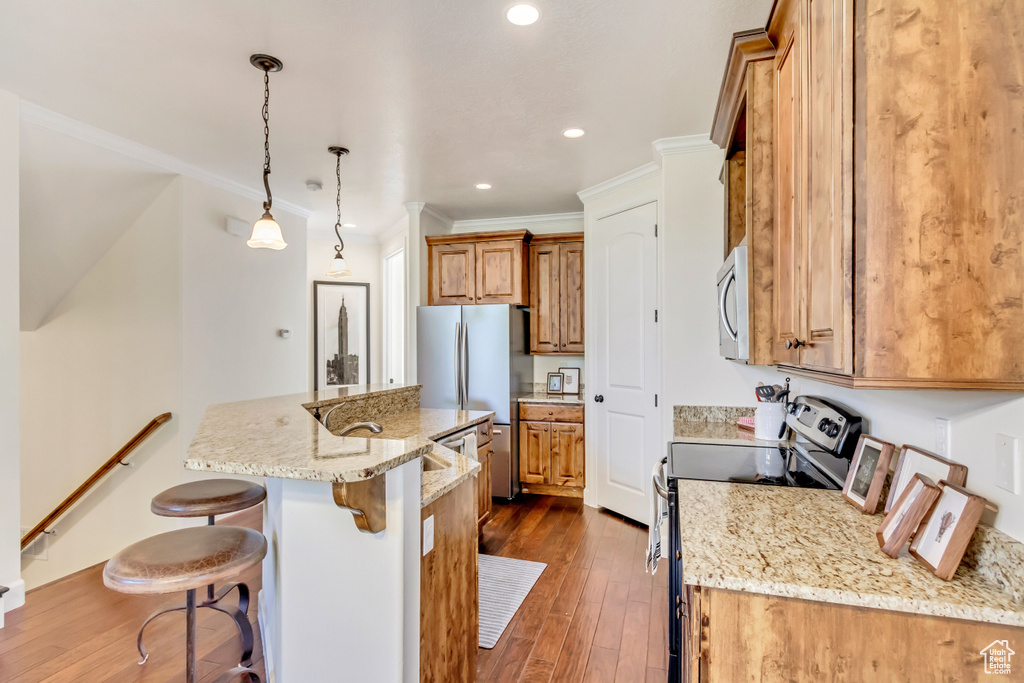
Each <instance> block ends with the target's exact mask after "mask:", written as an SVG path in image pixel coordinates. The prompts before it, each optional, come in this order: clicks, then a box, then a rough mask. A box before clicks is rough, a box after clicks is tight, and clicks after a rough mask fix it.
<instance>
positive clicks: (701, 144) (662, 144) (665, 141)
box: [651, 135, 718, 159]
mask: <svg viewBox="0 0 1024 683" xmlns="http://www.w3.org/2000/svg"><path fill="white" fill-rule="evenodd" d="M651 148H652V149H653V150H654V158H655V159H657V158H658V157H663V156H668V155H669V154H689V153H691V152H709V151H711V150H715V149H718V145H716V144H715V143H713V142H711V138H710V137H708V136H707V135H681V136H679V137H675V138H661V139H660V140H655V141H654V142H652V143H651Z"/></svg>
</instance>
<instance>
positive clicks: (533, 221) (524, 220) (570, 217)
mask: <svg viewBox="0 0 1024 683" xmlns="http://www.w3.org/2000/svg"><path fill="white" fill-rule="evenodd" d="M569 222H574V223H579V224H580V225H583V212H582V211H574V212H571V213H545V214H540V215H536V216H507V217H504V218H472V219H469V220H464V221H455V223H454V224H453V226H452V227H453V229H454V230H457V231H466V232H476V231H479V230H496V229H503V228H512V227H523V228H526V229H530V227H531V226H542V225H550V224H551V223H569Z"/></svg>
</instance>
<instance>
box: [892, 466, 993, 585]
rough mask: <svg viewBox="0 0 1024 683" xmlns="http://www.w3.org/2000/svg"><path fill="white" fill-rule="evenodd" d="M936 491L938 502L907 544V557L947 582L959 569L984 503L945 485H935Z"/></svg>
mask: <svg viewBox="0 0 1024 683" xmlns="http://www.w3.org/2000/svg"><path fill="white" fill-rule="evenodd" d="M939 488H940V489H941V491H940V493H939V497H938V500H936V501H935V504H934V505H932V509H931V510H930V511H929V512H928V515H927V516H926V517H925V518H924V521H922V522H921V526H920V527H918V529H917V533H916V534H915V535H914V540H913V542H911V544H910V554H911V555H913V556H914V558H915V559H916V560H917V561H918V562H920V563H921V564H923V565H924V566H925V567H927V568H928V570H929V571H931V573H932V574H935V576H937V577H939V578H940V579H942V580H943V581H949V580H950V579H952V578H953V575H954V574H956V568H957V567H959V566H960V560H961V559H963V556H964V551H966V550H967V544H968V543H970V542H971V536H973V535H974V530H975V529H976V528H977V527H978V522H979V521H980V520H981V513H982V512H983V511H984V510H985V503H986V501H985V499H984V498H982V497H981V496H978V495H975V494H973V493H971V492H970V491H968V490H967V489H965V488H963V487H961V486H957V485H956V484H951V483H949V482H948V481H941V482H939Z"/></svg>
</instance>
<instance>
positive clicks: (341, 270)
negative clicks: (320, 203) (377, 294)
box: [327, 147, 352, 279]
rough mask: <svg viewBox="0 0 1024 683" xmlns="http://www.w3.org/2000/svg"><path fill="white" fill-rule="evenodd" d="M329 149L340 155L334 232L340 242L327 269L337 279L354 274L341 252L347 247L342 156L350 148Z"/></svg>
mask: <svg viewBox="0 0 1024 683" xmlns="http://www.w3.org/2000/svg"><path fill="white" fill-rule="evenodd" d="M327 151H328V152H330V153H331V154H333V155H334V156H336V157H338V166H337V169H336V171H335V174H336V175H337V177H338V200H337V204H338V220H337V222H335V224H334V234H335V235H337V236H338V243H337V244H335V245H334V258H333V259H331V267H330V268H328V269H327V277H330V278H335V279H337V278H343V277H349V276H351V275H352V271H351V270H349V269H348V264H347V263H345V257H344V256H343V255H342V253H341V251H342V250H343V249H344V248H345V240H343V239H341V157H342V156H343V155H345V154H348V150H347V149H345V148H344V147H328V148H327Z"/></svg>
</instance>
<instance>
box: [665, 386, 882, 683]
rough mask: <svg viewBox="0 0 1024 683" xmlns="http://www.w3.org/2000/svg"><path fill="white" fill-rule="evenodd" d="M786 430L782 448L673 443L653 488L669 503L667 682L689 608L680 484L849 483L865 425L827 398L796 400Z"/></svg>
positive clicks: (675, 670)
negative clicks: (682, 481)
mask: <svg viewBox="0 0 1024 683" xmlns="http://www.w3.org/2000/svg"><path fill="white" fill-rule="evenodd" d="M786 425H787V429H788V430H790V431H791V432H792V434H793V435H794V439H792V441H791V442H785V443H780V444H779V445H771V446H767V445H755V444H750V445H735V444H708V443H694V442H690V441H677V442H673V443H671V444H669V453H668V455H667V456H666V457H665V458H664V460H663V461H662V463H663V465H662V470H663V474H662V476H663V477H664V483H663V482H660V481H655V486H654V487H653V488H654V490H655V491H657V492H658V493H657V495H663V496H664V497H665V498H667V499H668V528H669V532H668V533H669V553H668V556H667V557H666V560H667V561H668V565H669V572H668V576H669V595H668V598H669V605H668V611H669V629H668V635H669V672H668V673H669V675H668V680H669V681H670V682H672V683H676V682H678V681H681V680H682V660H681V657H682V650H683V622H684V619H685V617H686V610H687V609H688V605H687V604H686V602H685V595H684V591H683V561H682V554H681V552H680V541H681V536H680V534H681V533H682V531H683V530H681V529H680V528H679V480H680V479H698V480H703V481H722V482H731V483H736V484H751V485H761V486H799V487H803V488H820V489H832V490H839V489H842V487H843V483H844V482H845V481H846V473H847V472H848V471H849V469H850V459H851V458H852V457H853V451H854V449H855V448H856V447H857V440H858V439H859V438H860V434H861V431H862V429H863V427H864V420H863V418H862V417H861V416H860V415H858V414H857V413H855V412H853V411H852V410H850V409H849V408H847V407H845V406H843V405H841V404H839V403H836V402H834V401H831V400H829V399H826V398H821V397H819V396H798V397H797V398H796V399H795V400H794V401H793V402H792V403H790V404H789V405H788V406H787V415H786Z"/></svg>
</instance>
